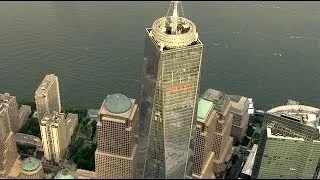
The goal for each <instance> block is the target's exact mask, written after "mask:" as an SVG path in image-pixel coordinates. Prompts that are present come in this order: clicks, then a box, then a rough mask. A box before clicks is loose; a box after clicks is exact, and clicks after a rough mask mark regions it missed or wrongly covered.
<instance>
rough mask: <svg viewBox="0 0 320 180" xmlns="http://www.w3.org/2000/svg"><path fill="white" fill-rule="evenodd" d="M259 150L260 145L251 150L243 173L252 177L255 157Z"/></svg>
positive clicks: (255, 145)
mask: <svg viewBox="0 0 320 180" xmlns="http://www.w3.org/2000/svg"><path fill="white" fill-rule="evenodd" d="M257 149H258V145H257V144H254V145H253V146H252V149H251V150H250V154H249V156H248V158H247V161H246V163H245V164H244V166H243V169H242V171H241V173H243V174H247V175H249V176H251V174H252V168H253V164H254V160H255V157H256V153H257Z"/></svg>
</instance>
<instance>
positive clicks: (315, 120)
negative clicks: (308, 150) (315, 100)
mask: <svg viewBox="0 0 320 180" xmlns="http://www.w3.org/2000/svg"><path fill="white" fill-rule="evenodd" d="M267 113H269V114H273V115H276V116H282V117H286V118H288V119H291V120H293V121H296V122H300V123H303V124H306V125H307V126H311V127H318V126H319V118H320V116H319V113H320V109H318V108H315V107H311V106H305V105H296V104H293V105H284V106H279V107H276V108H273V109H270V110H269V111H267Z"/></svg>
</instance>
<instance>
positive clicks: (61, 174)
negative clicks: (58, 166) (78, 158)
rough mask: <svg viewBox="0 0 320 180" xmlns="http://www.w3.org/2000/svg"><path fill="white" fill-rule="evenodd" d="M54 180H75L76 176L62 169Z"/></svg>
mask: <svg viewBox="0 0 320 180" xmlns="http://www.w3.org/2000/svg"><path fill="white" fill-rule="evenodd" d="M54 179H76V174H75V173H74V172H72V171H70V170H69V169H62V170H61V171H59V172H58V173H57V175H56V176H55V177H54Z"/></svg>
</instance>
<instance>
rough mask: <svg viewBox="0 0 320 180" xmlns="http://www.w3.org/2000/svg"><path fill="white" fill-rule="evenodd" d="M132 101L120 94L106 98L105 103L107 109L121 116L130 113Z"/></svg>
mask: <svg viewBox="0 0 320 180" xmlns="http://www.w3.org/2000/svg"><path fill="white" fill-rule="evenodd" d="M131 105H132V103H131V101H130V99H129V98H128V97H127V96H125V95H123V94H120V93H116V94H112V95H110V96H108V97H107V98H106V101H105V103H104V106H105V108H106V109H107V110H108V111H109V112H111V113H114V114H121V113H124V112H127V111H129V109H130V108H131Z"/></svg>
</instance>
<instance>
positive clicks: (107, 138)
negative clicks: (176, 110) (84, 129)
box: [79, 93, 139, 179]
mask: <svg viewBox="0 0 320 180" xmlns="http://www.w3.org/2000/svg"><path fill="white" fill-rule="evenodd" d="M138 112H139V108H138V104H136V100H135V99H132V98H128V97H127V96H125V95H123V94H120V93H116V94H112V95H108V96H107V97H106V98H105V99H104V101H103V103H102V104H101V108H100V110H99V114H98V118H99V119H98V122H97V144H98V147H97V149H96V152H95V173H94V174H93V173H92V172H86V173H84V172H81V173H82V174H85V176H86V177H93V176H95V177H97V178H99V179H133V178H134V175H135V171H136V167H135V164H136V162H135V161H136V154H137V153H136V149H137V141H138V139H137V137H138V128H137V124H138V119H139V113H138ZM115 167H116V168H115ZM79 174H80V172H79Z"/></svg>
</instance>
